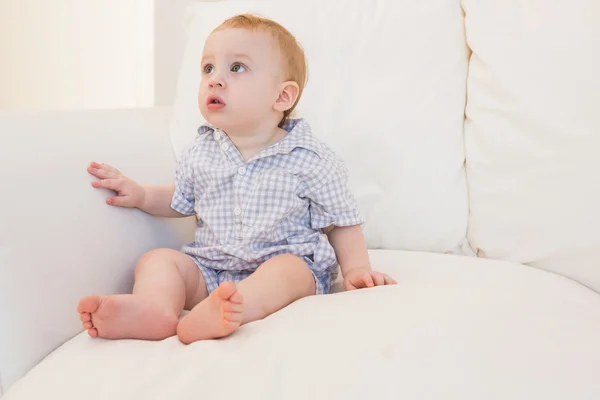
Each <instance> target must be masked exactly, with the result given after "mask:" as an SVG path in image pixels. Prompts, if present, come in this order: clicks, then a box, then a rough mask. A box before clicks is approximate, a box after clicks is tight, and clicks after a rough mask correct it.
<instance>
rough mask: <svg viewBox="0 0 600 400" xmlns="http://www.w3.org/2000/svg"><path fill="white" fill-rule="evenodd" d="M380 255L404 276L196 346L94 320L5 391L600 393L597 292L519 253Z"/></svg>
mask: <svg viewBox="0 0 600 400" xmlns="http://www.w3.org/2000/svg"><path fill="white" fill-rule="evenodd" d="M371 258H372V260H373V263H374V265H375V266H376V267H377V268H378V269H380V270H382V271H385V272H388V273H390V274H391V275H392V276H394V277H395V278H396V279H397V280H398V282H399V284H398V285H397V286H387V287H380V288H375V289H369V290H360V291H355V292H346V293H340V294H334V295H328V296H319V297H311V298H306V299H303V300H300V301H298V302H296V303H294V304H292V305H291V306H290V307H288V308H286V309H284V310H282V311H281V312H279V313H276V314H274V315H271V316H270V317H268V318H266V319H264V320H262V321H257V322H254V323H251V324H248V325H245V326H243V327H241V328H240V329H239V330H238V331H237V332H236V333H234V334H233V335H232V336H230V337H228V338H226V339H223V340H212V341H203V342H197V343H194V344H192V345H190V346H184V345H183V344H181V343H180V342H179V341H178V339H177V338H176V337H173V338H170V339H166V340H163V341H160V342H144V341H135V340H122V341H107V340H102V339H91V338H89V337H88V336H87V334H85V333H82V334H81V335H79V336H77V337H76V338H74V339H73V340H71V341H70V342H68V343H67V344H65V345H64V346H62V347H61V348H59V349H58V350H57V351H55V352H54V353H53V354H52V355H50V356H49V357H48V358H47V359H46V360H44V361H43V362H42V363H41V364H39V365H38V366H37V367H36V368H35V369H33V370H32V371H31V372H30V373H29V374H28V375H27V376H26V377H25V378H23V379H22V380H21V381H20V382H18V383H17V384H16V385H15V386H13V389H11V391H10V392H9V393H8V395H7V397H6V400H25V399H27V400H30V399H41V398H49V399H55V398H56V399H62V400H79V399H81V398H86V399H89V400H95V399H112V400H120V399H123V400H125V399H127V400H129V399H148V400H151V399H157V400H158V399H161V400H162V399H166V398H172V399H215V400H217V399H235V398H242V399H260V400H271V399H272V400H280V399H302V400H304V399H341V398H347V399H366V398H377V399H445V400H480V399H545V400H559V399H560V400H563V399H578V400H580V399H581V400H583V399H587V400H591V399H596V398H597V397H598V393H600V380H598V368H597V367H598V365H600V336H599V335H598V332H599V331H600V296H599V295H598V294H596V293H594V292H593V291H591V290H589V289H587V288H585V287H583V286H581V285H579V284H577V283H575V282H573V281H571V280H569V279H567V278H564V277H561V276H558V275H554V274H550V273H547V272H545V271H540V270H538V269H534V268H530V267H525V266H522V265H517V264H511V263H507V262H500V261H490V260H480V259H475V258H468V257H457V256H448V255H438V254H425V253H405V252H395V251H374V252H372V253H371ZM3 400H4V399H3Z"/></svg>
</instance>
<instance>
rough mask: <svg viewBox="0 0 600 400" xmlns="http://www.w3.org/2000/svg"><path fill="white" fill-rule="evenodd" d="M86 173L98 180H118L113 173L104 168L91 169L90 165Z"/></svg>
mask: <svg viewBox="0 0 600 400" xmlns="http://www.w3.org/2000/svg"><path fill="white" fill-rule="evenodd" d="M87 171H88V172H89V173H90V174H92V175H94V176H95V177H96V178H100V179H109V178H110V179H114V178H118V175H117V174H115V173H114V172H111V171H109V170H107V169H104V168H95V167H92V166H91V165H90V166H89V167H88V169H87Z"/></svg>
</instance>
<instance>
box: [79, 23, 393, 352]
mask: <svg viewBox="0 0 600 400" xmlns="http://www.w3.org/2000/svg"><path fill="white" fill-rule="evenodd" d="M201 68H202V79H201V84H200V90H199V94H198V106H199V108H200V112H201V113H202V115H203V116H204V118H205V120H206V121H207V123H206V124H204V125H203V126H201V127H200V128H199V129H198V135H197V136H196V138H195V140H194V141H193V143H191V145H190V146H188V147H187V149H186V150H185V151H184V152H183V153H182V158H181V160H180V162H179V165H178V167H177V170H176V173H175V182H174V183H173V184H171V185H167V186H142V185H139V184H137V183H136V182H134V181H132V180H131V179H129V178H127V177H126V176H124V175H123V174H121V173H120V172H119V171H118V170H116V169H115V168H113V167H111V166H108V165H105V164H97V163H91V164H90V166H89V167H88V172H89V173H90V174H92V175H94V176H96V177H97V178H99V180H97V181H94V182H93V183H92V186H93V187H95V188H104V189H110V190H113V191H115V192H117V195H116V196H113V197H109V198H108V199H107V203H108V204H110V205H113V206H120V207H137V208H139V209H140V210H143V211H145V212H147V213H149V214H151V215H155V216H160V217H185V216H189V215H196V216H197V217H198V224H197V229H196V233H195V240H194V242H192V243H190V244H188V245H186V246H184V247H183V248H182V251H181V252H179V251H176V250H172V249H157V250H153V251H150V252H149V253H147V254H145V255H143V256H142V257H141V258H140V260H139V261H138V263H137V265H136V266H135V285H134V288H133V293H132V294H122V295H113V296H88V297H85V298H83V299H81V300H80V302H79V306H78V312H79V313H80V318H81V321H82V322H83V327H84V328H85V329H87V330H88V333H89V335H90V336H92V337H103V338H108V339H124V338H130V339H146V340H161V339H164V338H167V337H170V336H173V335H175V334H177V336H178V337H179V339H180V340H181V341H182V342H183V343H186V344H188V343H191V342H194V341H197V340H203V339H213V338H219V337H224V336H227V335H229V334H231V333H232V332H234V331H235V330H236V329H237V328H238V327H239V326H240V325H242V324H245V323H248V322H252V321H256V320H259V319H261V318H264V317H266V316H268V315H270V314H272V313H274V312H276V311H278V310H280V309H282V308H284V307H286V306H287V305H289V304H290V303H292V302H294V301H296V300H298V299H300V298H302V297H306V296H310V295H314V294H326V293H328V292H329V291H330V288H331V283H332V280H334V279H335V278H336V276H337V271H338V263H339V266H340V267H341V271H342V274H343V278H344V289H345V290H353V289H359V288H367V287H373V286H378V285H388V284H394V283H396V282H395V281H394V280H393V279H391V278H390V277H389V276H387V275H385V274H382V273H379V272H375V271H373V270H372V269H371V267H370V264H369V258H368V253H367V247H366V244H365V240H364V236H363V233H362V229H361V226H360V225H361V224H362V223H363V220H362V219H361V216H360V214H359V211H358V209H357V206H356V204H355V200H354V198H353V196H352V194H351V193H350V191H349V190H348V188H347V186H346V180H347V172H346V169H345V167H344V165H343V163H342V162H341V161H340V160H339V159H338V158H337V157H336V156H335V154H334V153H333V152H332V151H331V150H330V149H329V148H328V147H327V146H325V145H324V144H323V143H321V142H320V141H318V140H317V139H316V138H315V137H314V136H312V134H311V130H310V126H309V125H308V123H307V122H305V121H304V120H303V119H291V118H290V113H291V112H292V110H293V109H294V108H295V106H296V104H297V103H298V101H299V99H300V96H301V94H302V90H303V88H304V85H305V83H306V61H305V57H304V52H303V50H302V49H301V47H300V46H299V45H298V43H297V41H296V39H295V38H294V37H293V36H292V35H291V34H290V33H289V32H288V31H287V30H286V29H285V28H283V27H282V26H281V25H279V24H278V23H276V22H273V21H271V20H268V19H264V18H260V17H256V16H253V15H239V16H236V17H233V18H231V19H229V20H227V21H225V22H224V23H223V24H221V25H220V26H219V27H218V28H216V29H215V30H214V31H213V32H212V33H211V35H210V36H209V38H208V40H207V41H206V44H205V47H204V53H203V57H202V65H201ZM183 309H187V310H191V311H190V312H189V314H187V315H186V316H185V317H183V318H182V319H181V321H180V320H179V315H180V313H181V312H182V310H183Z"/></svg>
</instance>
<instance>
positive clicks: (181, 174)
mask: <svg viewBox="0 0 600 400" xmlns="http://www.w3.org/2000/svg"><path fill="white" fill-rule="evenodd" d="M193 148H194V146H193V145H189V146H188V147H186V148H185V149H184V150H183V152H182V154H181V159H180V160H179V163H178V164H177V169H176V170H175V193H173V198H172V199H171V208H172V209H173V210H175V211H177V212H178V213H180V214H183V215H193V214H194V204H195V202H194V174H193V168H192V161H193V159H192V154H193Z"/></svg>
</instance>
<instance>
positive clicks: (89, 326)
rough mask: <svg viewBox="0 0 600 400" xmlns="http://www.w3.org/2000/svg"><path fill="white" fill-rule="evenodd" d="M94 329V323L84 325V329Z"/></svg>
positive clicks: (89, 322)
mask: <svg viewBox="0 0 600 400" xmlns="http://www.w3.org/2000/svg"><path fill="white" fill-rule="evenodd" d="M93 327H94V324H92V321H88V322H84V323H83V329H92V328H93Z"/></svg>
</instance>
